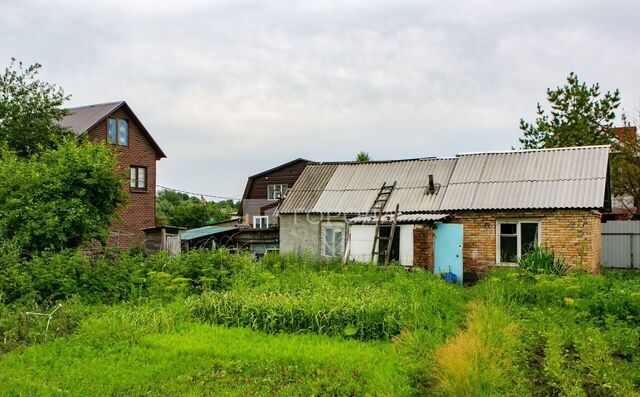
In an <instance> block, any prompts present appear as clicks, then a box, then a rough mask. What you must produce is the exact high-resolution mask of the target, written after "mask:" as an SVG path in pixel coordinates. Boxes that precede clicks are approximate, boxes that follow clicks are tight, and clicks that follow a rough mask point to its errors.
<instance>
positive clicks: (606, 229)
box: [600, 221, 640, 269]
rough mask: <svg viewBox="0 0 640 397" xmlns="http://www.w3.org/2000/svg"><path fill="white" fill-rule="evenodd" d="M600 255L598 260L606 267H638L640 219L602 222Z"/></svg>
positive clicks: (639, 262) (639, 257)
mask: <svg viewBox="0 0 640 397" xmlns="http://www.w3.org/2000/svg"><path fill="white" fill-rule="evenodd" d="M600 255H601V257H600V261H601V263H602V264H603V265H604V266H606V267H611V268H617V269H638V268H640V221H609V222H607V223H603V224H602V251H601V254H600Z"/></svg>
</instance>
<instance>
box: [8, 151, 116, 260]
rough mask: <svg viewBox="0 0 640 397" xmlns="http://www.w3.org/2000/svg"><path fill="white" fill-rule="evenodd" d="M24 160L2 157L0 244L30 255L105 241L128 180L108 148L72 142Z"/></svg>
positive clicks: (12, 156) (10, 155)
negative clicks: (17, 248)
mask: <svg viewBox="0 0 640 397" xmlns="http://www.w3.org/2000/svg"><path fill="white" fill-rule="evenodd" d="M57 146H58V147H57V149H51V148H49V149H44V150H42V151H40V152H39V153H37V154H34V155H32V156H31V157H29V158H21V157H20V156H18V155H17V154H16V153H15V152H14V151H11V150H8V149H7V148H4V149H2V151H1V152H0V244H3V243H6V242H13V243H16V244H18V245H19V246H20V247H21V248H22V249H24V250H26V251H29V252H36V251H42V250H56V251H57V250H61V249H64V248H73V247H78V246H80V245H82V244H84V243H88V242H89V241H91V240H92V239H100V240H103V241H104V240H106V237H107V229H108V227H109V225H110V223H111V221H112V220H113V218H114V215H115V214H116V211H117V209H118V207H119V206H120V205H121V204H123V203H124V202H125V197H126V196H125V193H124V189H123V184H124V181H123V179H122V178H121V177H120V175H119V174H118V171H117V162H116V159H115V155H114V154H113V152H112V151H111V150H110V149H109V148H108V147H106V145H96V144H92V143H89V142H84V143H81V144H78V142H77V140H75V139H69V140H66V141H63V142H61V143H59V144H58V145H57Z"/></svg>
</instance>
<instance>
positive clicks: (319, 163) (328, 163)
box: [309, 156, 456, 165]
mask: <svg viewBox="0 0 640 397" xmlns="http://www.w3.org/2000/svg"><path fill="white" fill-rule="evenodd" d="M455 159H456V158H455V157H436V156H432V157H416V158H410V159H395V160H372V161H361V162H358V161H315V162H314V161H312V162H310V163H309V165H366V164H389V163H403V162H409V161H434V160H455Z"/></svg>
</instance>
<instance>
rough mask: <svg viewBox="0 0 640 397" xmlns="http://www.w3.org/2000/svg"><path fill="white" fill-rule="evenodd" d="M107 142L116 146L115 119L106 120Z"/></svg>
mask: <svg viewBox="0 0 640 397" xmlns="http://www.w3.org/2000/svg"><path fill="white" fill-rule="evenodd" d="M107 142H109V143H111V144H113V145H115V144H116V119H107Z"/></svg>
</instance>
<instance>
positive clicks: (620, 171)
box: [611, 112, 640, 219]
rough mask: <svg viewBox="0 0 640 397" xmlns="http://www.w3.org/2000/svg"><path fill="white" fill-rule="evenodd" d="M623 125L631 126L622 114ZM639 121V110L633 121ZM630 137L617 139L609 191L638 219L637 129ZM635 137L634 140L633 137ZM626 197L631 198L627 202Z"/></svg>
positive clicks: (639, 148)
mask: <svg viewBox="0 0 640 397" xmlns="http://www.w3.org/2000/svg"><path fill="white" fill-rule="evenodd" d="M622 120H623V125H624V127H632V123H631V122H629V116H628V115H626V114H623V115H622ZM638 122H640V112H638V116H637V117H636V120H635V123H636V125H637V123H638ZM629 138H631V139H617V140H616V141H615V143H614V147H613V152H614V154H613V156H612V157H611V193H612V194H613V195H614V196H616V197H619V198H620V199H621V204H622V206H624V207H626V209H627V210H628V211H629V212H630V213H631V214H632V218H633V219H640V213H639V212H638V208H637V207H638V206H640V146H639V145H638V144H637V142H638V140H639V139H638V138H640V137H638V136H637V131H636V136H635V137H629ZM633 138H635V140H634V139H633ZM628 198H631V199H632V202H629V200H628Z"/></svg>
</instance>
